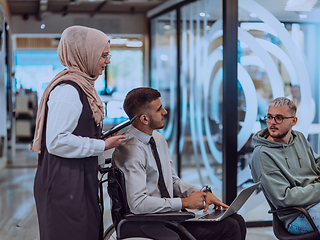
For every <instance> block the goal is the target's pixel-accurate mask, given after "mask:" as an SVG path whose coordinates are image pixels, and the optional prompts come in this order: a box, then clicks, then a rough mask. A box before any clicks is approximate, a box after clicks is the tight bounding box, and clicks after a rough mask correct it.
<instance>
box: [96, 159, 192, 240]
mask: <svg viewBox="0 0 320 240" xmlns="http://www.w3.org/2000/svg"><path fill="white" fill-rule="evenodd" d="M110 162H111V159H107V160H106V163H110ZM99 171H100V173H101V174H102V175H104V174H106V173H107V174H108V177H107V179H105V180H102V177H103V176H102V177H101V180H100V182H99V186H100V196H99V198H100V200H99V202H100V203H99V204H100V209H101V212H102V214H103V192H102V183H104V182H106V181H107V182H108V187H107V189H108V194H109V196H110V199H111V216H112V222H113V226H110V227H109V228H108V229H107V230H106V232H105V233H104V236H103V239H104V240H106V239H112V238H111V236H112V235H113V236H114V235H116V239H126V238H132V237H139V238H140V237H144V238H150V239H156V240H180V236H179V234H181V235H182V236H183V237H184V238H186V239H190V240H196V239H195V238H194V237H193V235H192V234H191V233H189V231H188V230H186V229H185V228H184V227H183V226H182V225H181V224H180V222H182V221H184V220H187V219H190V218H193V217H194V213H192V212H167V213H150V214H133V213H131V212H130V209H129V207H128V203H127V196H126V188H125V178H124V174H123V172H122V171H121V170H120V169H119V168H117V167H116V166H114V165H111V166H110V167H106V168H102V167H100V169H99ZM102 219H103V218H102ZM101 225H102V228H103V222H101ZM178 233H179V234H178Z"/></svg>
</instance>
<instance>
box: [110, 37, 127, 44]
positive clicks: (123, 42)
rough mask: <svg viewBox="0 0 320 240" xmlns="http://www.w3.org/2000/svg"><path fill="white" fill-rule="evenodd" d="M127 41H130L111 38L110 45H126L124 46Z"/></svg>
mask: <svg viewBox="0 0 320 240" xmlns="http://www.w3.org/2000/svg"><path fill="white" fill-rule="evenodd" d="M127 41H128V39H126V38H111V39H110V43H111V44H116V45H124V44H126V42H127Z"/></svg>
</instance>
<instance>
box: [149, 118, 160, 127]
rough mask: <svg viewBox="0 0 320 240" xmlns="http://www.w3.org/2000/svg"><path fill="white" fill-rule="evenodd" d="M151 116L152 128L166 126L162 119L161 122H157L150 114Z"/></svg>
mask: <svg viewBox="0 0 320 240" xmlns="http://www.w3.org/2000/svg"><path fill="white" fill-rule="evenodd" d="M149 118H150V124H149V126H150V128H152V129H161V128H164V124H163V122H162V121H161V122H156V121H154V120H153V118H152V117H151V116H149Z"/></svg>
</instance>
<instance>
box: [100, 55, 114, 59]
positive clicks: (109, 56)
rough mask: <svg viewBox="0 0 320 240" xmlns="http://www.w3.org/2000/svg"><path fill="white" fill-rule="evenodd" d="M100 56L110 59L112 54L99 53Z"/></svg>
mask: <svg viewBox="0 0 320 240" xmlns="http://www.w3.org/2000/svg"><path fill="white" fill-rule="evenodd" d="M101 57H103V58H105V59H107V60H110V59H111V57H112V55H111V54H107V55H101Z"/></svg>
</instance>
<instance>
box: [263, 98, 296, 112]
mask: <svg viewBox="0 0 320 240" xmlns="http://www.w3.org/2000/svg"><path fill="white" fill-rule="evenodd" d="M286 105H287V106H289V109H290V111H291V112H293V113H294V115H296V112H297V106H296V104H295V103H294V102H293V101H291V100H290V99H289V98H286V97H278V98H275V99H273V100H272V101H271V102H270V103H269V107H281V106H286Z"/></svg>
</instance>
